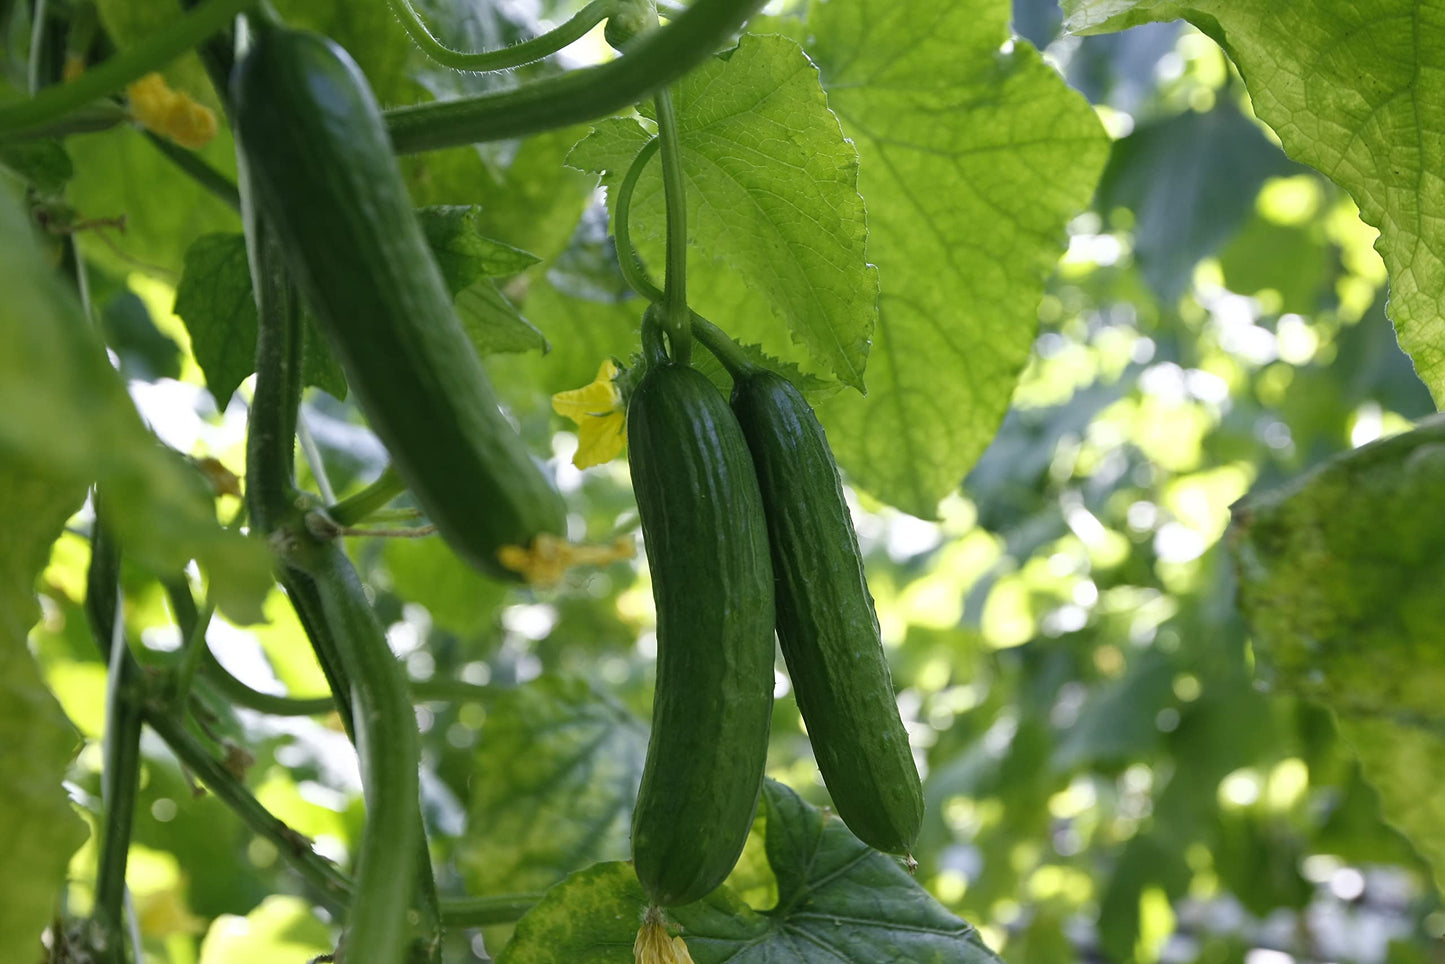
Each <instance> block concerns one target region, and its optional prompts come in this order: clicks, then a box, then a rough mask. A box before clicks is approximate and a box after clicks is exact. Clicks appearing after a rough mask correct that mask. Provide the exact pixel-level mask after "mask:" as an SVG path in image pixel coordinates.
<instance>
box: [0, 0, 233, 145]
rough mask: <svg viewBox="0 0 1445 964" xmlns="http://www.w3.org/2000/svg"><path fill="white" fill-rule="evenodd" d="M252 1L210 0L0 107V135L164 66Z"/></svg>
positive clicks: (43, 121) (38, 122) (47, 119)
mask: <svg viewBox="0 0 1445 964" xmlns="http://www.w3.org/2000/svg"><path fill="white" fill-rule="evenodd" d="M254 2H255V0H207V2H205V3H202V4H201V5H200V6H198V7H196V8H195V10H193V11H191V12H189V13H186V14H184V15H182V16H181V17H179V18H177V19H176V20H174V21H173V22H171V23H170V24H169V25H167V26H166V27H165V28H163V29H161V30H157V31H155V32H154V33H152V34H150V36H148V37H147V38H146V39H145V40H142V41H141V42H140V43H138V44H136V45H135V46H134V47H132V48H130V49H129V50H126V51H124V52H122V53H120V54H118V55H117V56H115V57H112V58H110V59H109V60H107V61H105V62H104V63H102V64H100V65H99V66H97V67H95V68H93V69H91V70H87V71H86V72H85V73H83V74H81V75H80V76H79V77H77V78H76V79H75V80H72V81H70V82H69V83H65V84H56V85H54V86H51V87H46V88H44V89H43V90H41V91H39V92H38V93H37V94H36V95H35V96H34V97H32V98H30V99H29V100H26V101H21V102H19V103H16V104H10V105H8V106H6V107H0V137H5V136H8V135H10V134H13V133H15V132H17V131H22V130H25V129H26V128H30V127H37V126H39V125H41V124H46V123H49V122H51V121H54V120H55V119H57V118H59V117H62V116H64V115H65V114H67V113H69V112H70V111H72V110H75V109H76V108H78V107H84V106H85V105H87V104H89V103H90V102H91V101H93V100H97V99H98V98H101V97H105V96H107V95H109V94H113V93H115V92H116V91H118V90H120V89H121V88H122V87H124V86H125V85H126V84H128V83H130V82H131V81H133V80H137V79H139V78H140V77H143V76H144V75H146V74H147V73H150V72H151V71H153V70H158V69H160V68H161V67H164V66H165V65H166V64H168V63H170V62H171V61H172V60H174V59H175V58H176V57H178V56H180V55H181V54H183V53H185V52H186V51H187V50H189V49H191V48H192V47H194V46H196V45H197V44H198V43H200V42H201V41H203V40H205V39H206V38H207V37H209V36H210V35H211V34H213V33H216V32H217V31H219V30H222V29H224V28H225V27H226V25H227V24H228V23H230V22H231V20H232V18H234V17H235V16H236V14H238V13H240V12H241V11H242V10H245V9H246V8H247V7H249V6H251V5H252V4H253V3H254Z"/></svg>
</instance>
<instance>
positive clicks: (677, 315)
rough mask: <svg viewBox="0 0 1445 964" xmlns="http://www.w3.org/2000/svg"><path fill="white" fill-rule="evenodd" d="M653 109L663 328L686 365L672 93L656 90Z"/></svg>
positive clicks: (680, 192) (682, 201)
mask: <svg viewBox="0 0 1445 964" xmlns="http://www.w3.org/2000/svg"><path fill="white" fill-rule="evenodd" d="M653 104H654V105H655V107H656V110H657V137H658V140H659V141H661V142H662V193H663V198H664V200H665V202H666V205H667V273H666V274H665V275H664V276H663V280H662V291H663V305H664V310H663V314H662V323H663V326H664V327H665V328H666V329H667V336H668V340H669V341H670V342H671V343H672V357H673V360H674V361H676V362H677V363H678V364H679V365H686V364H687V362H688V357H689V356H690V355H691V351H692V330H691V327H690V326H689V324H688V322H689V313H688V310H687V181H686V174H685V172H684V171H683V169H682V147H681V145H680V144H679V143H678V138H677V115H676V114H675V113H674V112H673V109H672V94H671V93H670V92H669V91H668V89H667V88H666V87H662V88H659V89H658V91H657V93H656V94H655V95H654V97H653Z"/></svg>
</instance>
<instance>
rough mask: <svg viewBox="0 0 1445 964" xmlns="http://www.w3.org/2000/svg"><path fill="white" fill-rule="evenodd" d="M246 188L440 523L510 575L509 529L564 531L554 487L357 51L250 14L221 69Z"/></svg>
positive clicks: (463, 547)
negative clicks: (440, 248) (461, 312)
mask: <svg viewBox="0 0 1445 964" xmlns="http://www.w3.org/2000/svg"><path fill="white" fill-rule="evenodd" d="M231 87H232V96H233V99H234V102H235V123H236V132H237V135H238V139H239V142H240V147H241V156H242V159H243V163H244V168H245V176H246V177H247V178H248V180H249V183H250V187H251V191H252V196H253V197H254V199H255V204H256V206H257V208H258V210H259V211H260V213H261V214H262V216H263V217H264V218H265V220H266V221H267V223H268V224H269V225H270V226H271V227H272V228H274V229H275V233H276V235H277V238H278V241H279V243H280V245H281V247H282V250H283V251H284V252H285V254H286V258H287V262H288V267H289V268H290V269H291V270H292V271H293V272H294V275H295V277H296V278H297V280H298V282H299V284H300V287H301V289H302V291H303V293H304V294H305V296H306V298H307V300H308V302H309V303H310V305H311V307H312V309H313V311H314V312H315V314H316V317H317V320H318V321H319V323H320V327H321V330H322V332H323V334H324V335H325V337H326V340H327V343H328V344H329V345H330V347H331V350H332V351H333V352H334V353H335V354H336V356H337V358H338V359H339V360H340V362H341V366H342V368H343V370H345V372H346V376H347V379H348V381H349V382H350V385H351V388H352V390H353V391H354V392H355V394H356V398H357V400H358V402H359V403H360V405H361V408H362V410H363V411H364V412H365V413H366V417H367V420H368V421H369V422H370V424H371V426H372V428H373V429H374V430H375V431H376V433H377V435H379V436H380V437H381V440H382V442H383V443H384V444H385V445H386V447H387V449H388V450H389V451H390V452H391V454H392V457H393V459H394V460H395V463H396V465H397V467H398V469H399V470H400V472H401V475H402V477H403V478H404V479H405V480H406V483H407V485H408V486H409V487H410V488H411V490H412V492H413V493H415V495H416V497H417V499H418V501H420V503H421V505H422V507H423V508H424V509H425V510H426V511H427V514H428V515H429V516H431V519H432V521H433V522H434V523H436V525H437V528H438V529H439V530H440V532H441V534H442V536H443V538H445V539H446V540H447V542H448V543H449V544H450V545H451V546H452V548H453V549H455V550H456V551H457V553H458V554H459V555H461V556H462V557H463V558H465V559H467V560H468V561H469V562H471V563H472V564H474V565H475V566H477V567H478V568H480V569H482V570H484V571H486V572H488V573H490V574H492V575H494V576H499V577H504V578H515V574H513V573H510V572H508V571H507V570H505V569H504V568H503V567H502V566H501V565H500V564H499V563H498V561H497V550H498V549H500V548H501V547H502V546H505V545H521V546H527V545H530V544H531V542H532V541H533V539H535V538H536V536H537V535H539V534H540V533H543V532H548V533H553V534H557V535H561V534H563V533H564V532H565V525H566V513H565V509H564V507H563V504H562V500H561V497H560V496H559V495H558V494H557V492H556V490H555V489H553V488H552V486H551V484H550V482H549V481H548V480H547V478H546V477H545V476H544V475H543V474H542V472H541V471H540V469H539V468H538V467H537V465H536V464H535V463H534V462H533V461H532V459H531V457H530V455H529V454H528V452H527V450H526V447H525V446H524V445H523V443H522V440H521V438H520V437H519V436H518V435H517V433H516V431H515V430H514V429H513V428H512V427H511V425H510V424H509V423H508V422H507V420H506V418H505V417H504V416H503V415H502V413H501V411H500V410H499V409H498V407H497V398H496V395H495V393H494V392H493V391H492V387H491V384H490V382H489V381H488V379H487V375H486V372H485V371H484V370H483V368H482V364H481V361H480V360H479V359H478V358H477V353H476V350H475V349H474V348H473V347H472V344H471V342H470V341H469V340H468V339H467V336H466V334H465V332H464V331H463V330H462V327H461V324H460V322H459V321H458V320H457V317H456V314H455V312H454V310H453V308H452V301H451V298H450V296H449V295H448V293H447V289H446V286H445V284H444V283H443V281H442V277H441V274H440V272H439V270H438V269H437V266H436V262H435V261H434V260H433V258H432V255H431V252H430V250H429V249H428V248H427V245H426V240H425V237H424V236H423V234H422V231H421V227H420V225H419V224H418V222H417V219H416V214H415V212H414V211H413V209H412V204H411V199H410V198H409V197H408V195H407V191H406V185H405V183H404V182H403V181H402V176H401V170H400V168H399V167H398V165H397V162H396V159H395V157H394V156H393V154H392V151H391V144H390V142H389V141H388V139H387V134H386V129H385V126H384V125H383V123H382V119H381V112H380V110H379V109H378V107H377V104H376V100H375V98H374V97H373V96H372V93H371V90H370V88H369V87H368V86H367V84H366V80H365V78H364V77H363V76H362V74H361V72H360V70H359V69H358V68H357V66H356V64H355V62H353V61H352V60H351V58H350V57H349V56H348V55H347V54H346V52H345V51H343V50H342V49H341V48H340V47H338V46H336V45H335V44H334V43H332V42H331V41H329V40H327V39H325V38H323V37H320V36H317V35H315V34H309V33H302V32H297V31H291V30H286V29H283V28H279V27H275V26H272V25H265V24H260V25H258V29H257V33H256V35H255V40H254V44H253V46H252V47H251V48H250V50H249V51H248V52H247V53H246V55H245V56H244V58H243V59H242V60H241V62H240V63H239V64H238V65H237V68H236V72H235V74H234V76H233V77H232V83H231Z"/></svg>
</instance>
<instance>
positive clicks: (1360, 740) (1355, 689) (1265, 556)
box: [1231, 417, 1445, 880]
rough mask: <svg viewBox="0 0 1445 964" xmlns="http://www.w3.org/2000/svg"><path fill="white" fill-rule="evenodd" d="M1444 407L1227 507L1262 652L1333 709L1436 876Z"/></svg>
mask: <svg viewBox="0 0 1445 964" xmlns="http://www.w3.org/2000/svg"><path fill="white" fill-rule="evenodd" d="M1442 520H1445V419H1442V418H1440V417H1436V418H1433V419H1431V420H1429V421H1427V422H1424V423H1422V425H1421V427H1420V428H1418V429H1416V430H1415V431H1413V432H1409V433H1407V434H1404V435H1398V436H1395V437H1393V438H1390V439H1387V440H1385V441H1382V442H1377V443H1374V444H1372V445H1369V446H1366V447H1364V448H1361V449H1357V450H1355V451H1353V452H1350V453H1347V454H1346V455H1344V456H1342V457H1339V458H1337V459H1335V460H1333V461H1331V462H1327V463H1325V465H1324V466H1322V467H1321V468H1320V469H1318V470H1316V471H1314V472H1312V473H1310V474H1308V475H1306V476H1304V477H1302V478H1300V479H1297V480H1295V481H1294V482H1292V483H1290V484H1289V485H1286V486H1284V487H1282V488H1281V489H1278V490H1276V491H1272V492H1267V493H1264V494H1261V495H1258V496H1252V497H1250V498H1249V499H1246V500H1245V501H1243V502H1241V503H1240V504H1239V505H1238V506H1236V508H1235V510H1234V522H1233V532H1232V539H1231V543H1232V547H1233V550H1234V555H1235V559H1236V563H1237V565H1238V567H1239V574H1240V602H1241V605H1242V606H1243V607H1244V610H1245V613H1246V614H1247V615H1248V616H1249V619H1250V624H1251V627H1252V629H1253V631H1254V645H1255V651H1256V652H1257V653H1258V655H1259V658H1260V662H1261V666H1262V667H1264V668H1265V669H1266V670H1267V671H1268V672H1271V673H1273V674H1274V675H1275V676H1276V677H1277V679H1278V680H1279V682H1280V683H1281V684H1282V685H1283V686H1285V687H1288V688H1290V689H1292V690H1294V691H1296V692H1299V693H1301V694H1303V695H1306V696H1309V697H1311V698H1313V699H1316V700H1319V701H1320V702H1322V703H1324V704H1325V705H1326V706H1328V707H1330V708H1331V709H1332V710H1334V711H1335V714H1336V716H1337V717H1338V718H1339V721H1340V730H1341V732H1342V733H1343V734H1344V735H1345V737H1346V739H1347V740H1349V741H1350V742H1351V743H1352V744H1353V745H1354V747H1355V749H1356V751H1357V752H1358V754H1359V756H1360V761H1361V763H1362V765H1363V767H1364V770H1365V774H1366V776H1367V777H1368V778H1369V779H1370V780H1371V781H1372V782H1374V783H1375V784H1376V786H1377V787H1378V788H1379V790H1380V794H1381V799H1382V803H1383V806H1384V814H1385V817H1386V818H1387V819H1388V820H1390V821H1391V822H1392V823H1394V824H1396V825H1397V826H1398V827H1399V828H1400V829H1401V830H1402V831H1404V832H1405V834H1406V836H1408V837H1409V838H1410V839H1411V841H1412V842H1413V843H1414V844H1415V845H1416V846H1417V847H1418V848H1419V849H1420V850H1421V852H1422V853H1423V854H1425V855H1426V856H1427V857H1428V858H1429V859H1430V860H1431V861H1432V863H1433V866H1434V868H1435V872H1436V876H1437V878H1438V879H1441V880H1445V829H1442V827H1445V823H1442V821H1441V820H1440V819H1438V816H1439V814H1438V813H1437V812H1436V811H1438V810H1439V806H1438V804H1437V803H1431V802H1429V800H1428V799H1427V798H1429V797H1430V796H1431V794H1430V793H1428V792H1427V791H1426V790H1425V789H1424V788H1426V787H1438V786H1439V785H1440V784H1441V782H1442V781H1445V711H1442V709H1441V704H1440V693H1441V691H1442V688H1445V594H1442V593H1441V592H1440V591H1439V586H1440V583H1441V580H1442V579H1445V557H1442V555H1441V553H1440V546H1441V544H1442V543H1445V521H1442Z"/></svg>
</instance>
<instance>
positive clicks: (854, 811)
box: [732, 369, 923, 854]
mask: <svg viewBox="0 0 1445 964" xmlns="http://www.w3.org/2000/svg"><path fill="white" fill-rule="evenodd" d="M732 406H733V411H734V412H735V413H736V415H737V418H738V422H739V423H740V424H741V425H742V429H743V435H744V437H745V438H746V439H747V443H748V447H749V449H750V450H751V451H752V455H753V465H754V466H755V467H756V470H757V474H758V484H759V486H760V487H761V489H762V494H763V510H764V512H765V513H766V515H767V520H768V539H769V542H770V544H771V547H772V557H773V571H774V573H775V574H776V576H777V614H778V640H779V642H780V643H781V644H782V649H783V659H784V661H785V662H786V663H787V666H788V675H789V676H790V677H791V678H792V681H793V691H794V692H795V693H796V695H797V699H798V709H799V710H800V711H801V712H802V714H803V721H804V723H806V724H807V727H808V738H809V739H810V740H811V741H812V744H813V752H814V754H815V756H816V757H817V760H818V769H819V771H821V772H822V774H823V781H824V782H825V783H826V784H827V785H828V792H829V793H830V794H831V795H832V797H833V804H834V806H835V807H836V808H837V811H838V815H839V816H840V817H842V818H843V822H844V823H846V824H847V825H848V829H850V830H852V831H853V833H854V834H855V835H857V837H858V839H860V840H862V841H863V842H864V843H866V844H868V845H870V846H872V847H876V848H877V849H879V850H884V851H888V852H890V853H897V854H905V853H907V852H908V850H909V848H910V847H912V846H913V843H914V841H916V840H917V839H918V830H919V826H920V824H921V823H922V820H923V789H922V787H921V786H920V784H919V781H918V770H917V768H916V767H915V766H914V764H913V755H912V753H911V752H910V751H909V747H908V733H907V732H906V731H905V730H904V728H903V721H902V720H901V719H900V718H899V716H898V705H897V703H896V702H895V701H894V695H893V682H892V678H891V677H890V675H889V672H888V661H887V659H886V658H885V656H884V654H883V646H882V643H881V641H880V639H879V635H878V617H877V615H876V614H875V613H874V611H873V597H872V596H871V595H870V594H869V592H868V582H867V580H866V579H865V578H864V575H863V559H862V556H861V555H860V553H859V551H858V537H857V535H856V534H855V533H854V531H853V520H852V517H851V516H850V515H849V513H848V505H847V503H846V502H845V501H844V500H843V484H842V481H841V480H840V479H839V477H838V467H837V464H836V463H835V462H834V461H833V452H832V450H831V449H830V448H829V447H828V439H827V436H826V435H825V434H824V432H823V426H822V425H820V424H819V423H818V419H817V417H816V416H815V415H814V414H813V410H812V408H811V407H810V406H809V405H808V403H807V401H805V400H804V398H803V396H802V394H801V393H800V392H799V391H798V390H797V389H796V388H794V387H793V385H792V384H791V383H790V382H789V381H788V380H787V379H785V378H783V377H782V376H780V375H777V374H775V373H773V372H768V371H762V370H759V369H752V370H750V371H748V372H745V373H740V377H738V378H737V380H736V381H735V382H734V384H733V396H732Z"/></svg>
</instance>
